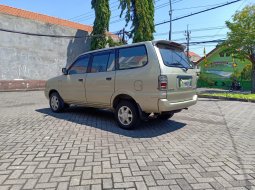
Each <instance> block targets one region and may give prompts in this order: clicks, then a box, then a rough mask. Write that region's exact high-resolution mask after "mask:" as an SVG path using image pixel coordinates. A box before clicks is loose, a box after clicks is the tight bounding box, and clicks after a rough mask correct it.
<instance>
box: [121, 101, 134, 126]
mask: <svg viewBox="0 0 255 190" xmlns="http://www.w3.org/2000/svg"><path fill="white" fill-rule="evenodd" d="M118 118H119V121H120V123H121V124H123V125H130V123H131V122H132V120H133V113H132V111H131V109H130V108H129V107H127V106H122V107H120V109H119V111H118Z"/></svg>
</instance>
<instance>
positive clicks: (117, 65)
mask: <svg viewBox="0 0 255 190" xmlns="http://www.w3.org/2000/svg"><path fill="white" fill-rule="evenodd" d="M134 47H144V48H145V52H146V57H147V62H146V64H144V65H143V66H138V67H132V68H124V69H120V67H119V50H121V49H130V48H134ZM116 52H117V53H116V56H117V58H116V63H115V65H116V70H119V71H122V70H129V69H137V68H143V67H145V66H146V65H148V63H149V57H148V51H147V47H146V45H145V44H142V45H135V46H129V47H121V48H117V49H116Z"/></svg>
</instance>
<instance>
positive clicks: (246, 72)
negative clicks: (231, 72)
mask: <svg viewBox="0 0 255 190" xmlns="http://www.w3.org/2000/svg"><path fill="white" fill-rule="evenodd" d="M241 78H242V80H251V64H249V65H246V66H245V67H244V68H243V70H242V72H241Z"/></svg>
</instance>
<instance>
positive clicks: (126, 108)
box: [115, 101, 140, 129]
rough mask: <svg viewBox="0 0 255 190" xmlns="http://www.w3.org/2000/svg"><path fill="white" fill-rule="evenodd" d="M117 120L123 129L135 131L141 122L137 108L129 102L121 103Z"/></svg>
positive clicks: (117, 112)
mask: <svg viewBox="0 0 255 190" xmlns="http://www.w3.org/2000/svg"><path fill="white" fill-rule="evenodd" d="M115 118H116V120H117V122H118V125H119V126H120V127H121V128H123V129H133V128H134V127H135V126H137V125H138V124H139V122H140V117H139V113H138V110H137V106H136V105H135V104H134V103H132V102H129V101H121V102H120V103H119V104H118V105H117V107H116V110H115Z"/></svg>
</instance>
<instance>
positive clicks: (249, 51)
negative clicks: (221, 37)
mask: <svg viewBox="0 0 255 190" xmlns="http://www.w3.org/2000/svg"><path fill="white" fill-rule="evenodd" d="M226 25H227V27H228V28H229V30H230V32H229V33H228V36H227V40H226V42H224V43H223V44H222V45H223V46H224V48H225V51H226V52H228V53H233V54H234V55H235V57H236V58H239V59H248V60H250V61H251V62H252V92H254V93H255V5H251V6H246V7H245V8H244V9H243V10H242V11H240V12H237V13H236V14H235V15H234V16H233V21H232V22H229V21H227V22H226Z"/></svg>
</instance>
